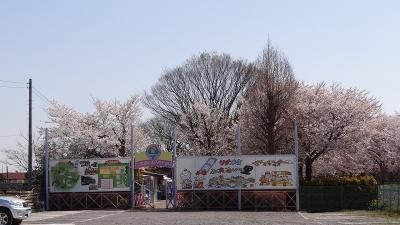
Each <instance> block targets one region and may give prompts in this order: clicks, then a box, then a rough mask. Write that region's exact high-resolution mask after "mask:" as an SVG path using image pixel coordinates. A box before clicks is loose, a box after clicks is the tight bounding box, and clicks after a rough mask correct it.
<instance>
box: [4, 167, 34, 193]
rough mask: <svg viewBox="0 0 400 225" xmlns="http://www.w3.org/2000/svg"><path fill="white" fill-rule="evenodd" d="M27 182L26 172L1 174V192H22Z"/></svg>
mask: <svg viewBox="0 0 400 225" xmlns="http://www.w3.org/2000/svg"><path fill="white" fill-rule="evenodd" d="M27 182H28V180H27V178H26V172H17V171H16V172H8V173H0V190H22V189H23V188H24V184H26V183H27Z"/></svg>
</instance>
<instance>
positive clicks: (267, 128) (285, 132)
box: [241, 42, 298, 154]
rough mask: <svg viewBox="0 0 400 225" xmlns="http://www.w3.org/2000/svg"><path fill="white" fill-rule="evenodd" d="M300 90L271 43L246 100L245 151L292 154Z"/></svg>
mask: <svg viewBox="0 0 400 225" xmlns="http://www.w3.org/2000/svg"><path fill="white" fill-rule="evenodd" d="M297 88H298V82H297V81H296V79H295V76H294V73H293V70H292V67H291V66H290V63H289V61H288V59H287V58H286V57H285V55H284V54H283V53H282V52H280V51H279V50H278V49H276V48H274V47H273V46H271V43H270V42H268V45H267V47H266V48H265V49H264V50H263V52H262V54H261V55H260V56H259V57H258V59H257V60H256V63H255V70H254V79H253V82H252V86H251V87H250V88H249V91H248V92H247V94H246V96H245V102H244V105H243V108H242V114H241V122H242V125H243V129H242V130H243V136H244V138H243V141H244V144H243V151H244V152H247V153H258V154H260V153H261V154H275V153H278V152H282V151H288V150H290V147H289V146H288V145H289V143H290V142H291V140H290V139H291V133H290V130H291V128H292V121H293V119H294V118H293V116H292V115H290V113H289V112H290V111H291V109H290V107H291V106H292V105H293V101H294V96H295V93H296V90H297Z"/></svg>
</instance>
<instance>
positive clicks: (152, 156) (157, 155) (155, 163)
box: [135, 144, 172, 169]
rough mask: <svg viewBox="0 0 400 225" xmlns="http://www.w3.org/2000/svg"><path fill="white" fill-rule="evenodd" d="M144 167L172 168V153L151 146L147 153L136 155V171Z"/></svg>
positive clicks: (156, 146) (148, 147)
mask: <svg viewBox="0 0 400 225" xmlns="http://www.w3.org/2000/svg"><path fill="white" fill-rule="evenodd" d="M142 167H166V168H172V153H171V152H167V151H162V150H161V149H160V148H159V146H158V145H154V144H153V145H149V146H147V148H146V151H144V152H137V153H135V169H138V168H142Z"/></svg>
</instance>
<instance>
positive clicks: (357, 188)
mask: <svg viewBox="0 0 400 225" xmlns="http://www.w3.org/2000/svg"><path fill="white" fill-rule="evenodd" d="M377 199H378V187H377V186H376V185H342V186H301V187H300V209H301V210H305V211H338V210H343V209H370V208H371V207H370V206H371V203H373V202H374V201H377Z"/></svg>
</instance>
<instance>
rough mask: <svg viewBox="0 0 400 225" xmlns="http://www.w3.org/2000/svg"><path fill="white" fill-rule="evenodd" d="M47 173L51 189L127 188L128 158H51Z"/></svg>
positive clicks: (106, 189) (64, 190) (99, 189)
mask: <svg viewBox="0 0 400 225" xmlns="http://www.w3.org/2000/svg"><path fill="white" fill-rule="evenodd" d="M49 176H50V184H49V187H50V192H105V191H129V190H130V180H131V179H130V177H131V176H130V160H129V159H70V160H51V161H50V162H49Z"/></svg>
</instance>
